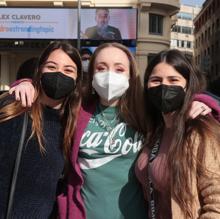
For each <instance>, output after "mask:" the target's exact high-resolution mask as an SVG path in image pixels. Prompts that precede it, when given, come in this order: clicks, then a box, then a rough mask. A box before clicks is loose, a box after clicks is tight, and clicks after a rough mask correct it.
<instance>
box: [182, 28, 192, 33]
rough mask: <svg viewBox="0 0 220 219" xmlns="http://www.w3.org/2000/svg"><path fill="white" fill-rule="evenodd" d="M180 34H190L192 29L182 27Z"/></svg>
mask: <svg viewBox="0 0 220 219" xmlns="http://www.w3.org/2000/svg"><path fill="white" fill-rule="evenodd" d="M181 32H182V33H185V34H192V28H191V27H184V26H183V27H182V31H181Z"/></svg>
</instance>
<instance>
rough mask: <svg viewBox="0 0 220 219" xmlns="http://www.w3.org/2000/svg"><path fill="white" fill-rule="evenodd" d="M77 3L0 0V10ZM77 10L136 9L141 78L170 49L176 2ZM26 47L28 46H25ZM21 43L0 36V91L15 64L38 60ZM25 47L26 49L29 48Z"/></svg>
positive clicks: (33, 49) (86, 1)
mask: <svg viewBox="0 0 220 219" xmlns="http://www.w3.org/2000/svg"><path fill="white" fill-rule="evenodd" d="M78 2H79V1H77V0H65V1H60V0H53V1H49V0H17V1H14V0H0V6H1V7H61V8H62V7H70V8H77V7H78ZM80 2H81V9H83V8H97V7H107V8H108V7H115V8H123V7H124V8H136V9H137V39H136V53H135V55H136V59H137V62H138V65H139V68H140V72H141V74H142V76H143V73H144V70H145V68H146V66H147V64H148V62H149V61H150V59H151V58H152V57H153V56H154V55H155V54H156V53H158V52H159V51H161V50H164V49H167V48H169V47H170V32H171V26H172V24H173V20H172V16H173V15H175V14H176V13H177V12H178V11H179V8H180V2H179V0H120V1H116V0H108V1H107V0H81V1H80ZM28 43H29V44H28ZM23 44H24V42H23V41H22V40H7V39H4V40H2V39H1V34H0V45H1V49H0V57H1V61H0V86H1V87H0V90H4V89H7V88H8V85H9V84H10V83H11V82H12V81H14V80H15V74H16V70H17V68H18V66H19V64H20V63H21V62H22V61H23V60H25V59H27V58H30V57H32V56H38V55H39V54H40V51H41V49H42V48H40V47H41V46H39V45H37V43H36V45H35V46H33V45H32V43H31V42H25V45H26V47H24V48H23ZM27 45H30V46H29V47H28V46H27Z"/></svg>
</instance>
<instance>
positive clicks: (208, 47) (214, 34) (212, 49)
mask: <svg viewBox="0 0 220 219" xmlns="http://www.w3.org/2000/svg"><path fill="white" fill-rule="evenodd" d="M194 25H195V62H196V64H197V65H198V66H199V67H200V69H201V70H202V71H203V72H204V73H206V75H207V79H208V81H209V82H210V83H212V82H213V81H215V80H216V79H217V78H219V77H220V1H219V0H206V1H205V2H204V4H203V7H202V9H201V11H200V13H199V14H198V15H197V17H196V18H195V19H194Z"/></svg>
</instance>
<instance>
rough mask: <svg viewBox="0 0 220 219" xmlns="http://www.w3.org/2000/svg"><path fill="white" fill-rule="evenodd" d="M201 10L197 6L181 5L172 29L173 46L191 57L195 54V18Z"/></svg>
mask: <svg viewBox="0 0 220 219" xmlns="http://www.w3.org/2000/svg"><path fill="white" fill-rule="evenodd" d="M199 11H200V8H199V7H197V6H190V5H181V6H180V11H179V13H178V14H177V15H176V19H177V20H176V23H175V24H174V25H173V27H172V31H171V44H170V46H171V48H172V49H178V50H181V51H183V52H184V53H186V54H187V55H189V56H191V57H192V56H193V54H194V33H193V32H194V24H193V19H194V18H195V17H196V15H197V14H198V13H199Z"/></svg>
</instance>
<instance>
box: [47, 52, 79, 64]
mask: <svg viewBox="0 0 220 219" xmlns="http://www.w3.org/2000/svg"><path fill="white" fill-rule="evenodd" d="M49 61H53V62H56V63H57V64H65V65H66V64H69V65H73V66H76V64H75V62H74V61H73V60H72V59H71V58H70V57H69V55H67V54H66V53H65V52H64V51H63V50H62V49H56V50H54V51H53V52H52V53H51V54H50V55H49V56H48V59H47V62H49Z"/></svg>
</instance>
